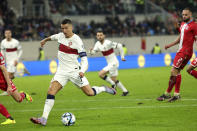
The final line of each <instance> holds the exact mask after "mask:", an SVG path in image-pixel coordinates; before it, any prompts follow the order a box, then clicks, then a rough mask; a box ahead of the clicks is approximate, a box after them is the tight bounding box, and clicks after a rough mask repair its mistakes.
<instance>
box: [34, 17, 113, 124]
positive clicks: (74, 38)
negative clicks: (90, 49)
mask: <svg viewBox="0 0 197 131" xmlns="http://www.w3.org/2000/svg"><path fill="white" fill-rule="evenodd" d="M61 30H62V32H61V33H59V34H55V35H52V36H50V37H48V38H45V39H44V40H42V41H41V46H44V45H45V43H46V42H47V41H50V40H56V41H57V42H58V43H59V50H58V60H59V65H58V69H57V72H56V74H55V76H54V77H53V79H52V81H51V85H50V87H49V90H48V94H47V99H46V101H45V106H44V111H43V115H42V117H40V118H35V117H32V118H30V120H31V121H32V122H33V123H35V124H40V125H44V126H45V125H46V123H47V119H48V116H49V113H50V111H51V109H52V107H53V105H54V102H55V95H56V94H57V93H58V92H59V91H60V90H61V89H62V88H63V87H64V86H65V85H66V84H67V82H68V81H71V82H72V83H74V84H75V85H76V86H78V87H79V88H80V89H81V90H82V91H83V92H84V93H85V94H86V95H87V96H95V95H97V94H99V93H101V92H107V93H109V94H112V95H115V94H116V91H115V90H114V89H113V88H109V87H106V86H101V87H97V86H93V87H92V88H91V87H90V85H89V82H88V80H87V79H86V77H85V76H84V73H85V71H86V70H87V69H88V60H87V55H86V52H85V49H84V45H83V42H82V40H81V39H80V37H79V36H78V35H76V34H74V33H73V32H72V22H71V20H69V19H65V20H63V21H62V23H61ZM78 57H80V58H81V64H80V63H79V62H78V60H77V58H78Z"/></svg>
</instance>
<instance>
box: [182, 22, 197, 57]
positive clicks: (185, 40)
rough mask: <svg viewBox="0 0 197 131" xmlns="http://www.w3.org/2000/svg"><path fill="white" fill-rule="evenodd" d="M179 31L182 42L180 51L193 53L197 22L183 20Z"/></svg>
mask: <svg viewBox="0 0 197 131" xmlns="http://www.w3.org/2000/svg"><path fill="white" fill-rule="evenodd" d="M179 31H180V43H179V50H178V52H182V53H184V54H186V55H192V54H193V44H194V41H195V36H197V23H195V22H194V21H189V22H188V23H185V22H182V23H181V26H180V28H179Z"/></svg>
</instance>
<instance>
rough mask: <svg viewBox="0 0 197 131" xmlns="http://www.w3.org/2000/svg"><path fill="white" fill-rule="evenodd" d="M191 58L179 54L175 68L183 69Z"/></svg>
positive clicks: (176, 57)
mask: <svg viewBox="0 0 197 131" xmlns="http://www.w3.org/2000/svg"><path fill="white" fill-rule="evenodd" d="M190 58H191V56H188V55H185V54H183V53H180V52H179V53H177V54H176V56H175V58H174V61H173V67H175V68H177V69H183V68H184V67H185V66H186V65H187V63H188V61H189V60H190Z"/></svg>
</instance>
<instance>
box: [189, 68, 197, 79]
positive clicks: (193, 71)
mask: <svg viewBox="0 0 197 131" xmlns="http://www.w3.org/2000/svg"><path fill="white" fill-rule="evenodd" d="M190 74H191V75H192V76H194V77H195V78H196V79H197V71H195V70H192V71H191V72H190Z"/></svg>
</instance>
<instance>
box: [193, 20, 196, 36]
mask: <svg viewBox="0 0 197 131" xmlns="http://www.w3.org/2000/svg"><path fill="white" fill-rule="evenodd" d="M193 30H194V35H195V36H197V23H194V26H193Z"/></svg>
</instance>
